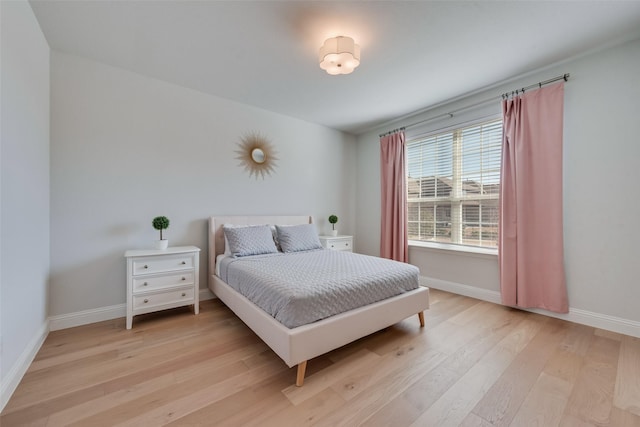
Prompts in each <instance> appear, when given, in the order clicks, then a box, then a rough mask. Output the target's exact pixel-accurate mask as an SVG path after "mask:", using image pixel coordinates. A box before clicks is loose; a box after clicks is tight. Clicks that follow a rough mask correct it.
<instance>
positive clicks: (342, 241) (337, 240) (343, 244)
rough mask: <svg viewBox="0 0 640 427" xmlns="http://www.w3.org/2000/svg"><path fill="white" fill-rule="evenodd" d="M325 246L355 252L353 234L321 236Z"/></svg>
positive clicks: (335, 249)
mask: <svg viewBox="0 0 640 427" xmlns="http://www.w3.org/2000/svg"><path fill="white" fill-rule="evenodd" d="M319 237H320V244H321V245H322V247H323V248H326V249H332V250H334V251H348V252H353V236H319Z"/></svg>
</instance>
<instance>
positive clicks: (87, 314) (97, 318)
mask: <svg viewBox="0 0 640 427" xmlns="http://www.w3.org/2000/svg"><path fill="white" fill-rule="evenodd" d="M126 315H127V306H126V304H116V305H111V306H108V307H100V308H92V309H90V310H83V311H77V312H75V313H69V314H60V315H58V316H51V317H49V328H50V330H52V331H58V330H60V329H67V328H73V327H76V326H82V325H88V324H89V323H96V322H102V321H104V320H111V319H117V318H118V317H125V316H126Z"/></svg>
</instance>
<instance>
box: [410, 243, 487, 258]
mask: <svg viewBox="0 0 640 427" xmlns="http://www.w3.org/2000/svg"><path fill="white" fill-rule="evenodd" d="M409 247H410V248H419V249H427V250H435V251H443V252H455V253H459V254H460V255H470V256H477V255H479V256H482V257H490V258H494V257H497V256H498V249H491V248H481V247H477V246H464V245H449V244H446V243H436V242H420V241H417V240H409Z"/></svg>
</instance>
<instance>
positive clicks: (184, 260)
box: [124, 246, 200, 329]
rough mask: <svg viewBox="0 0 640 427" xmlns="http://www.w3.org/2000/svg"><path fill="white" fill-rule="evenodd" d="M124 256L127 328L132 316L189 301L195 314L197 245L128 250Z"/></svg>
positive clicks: (198, 255) (198, 254)
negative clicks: (125, 261) (125, 259)
mask: <svg viewBox="0 0 640 427" xmlns="http://www.w3.org/2000/svg"><path fill="white" fill-rule="evenodd" d="M124 256H125V257H126V258H127V329H131V326H132V325H133V316H136V315H138V314H144V313H151V312H153V311H159V310H165V309H168V308H174V307H181V306H183V305H193V311H194V314H198V313H199V311H200V307H199V290H200V289H199V282H200V274H199V271H200V268H199V264H200V248H198V247H196V246H176V247H172V248H167V249H164V250H158V249H144V250H129V251H126V252H125V253H124Z"/></svg>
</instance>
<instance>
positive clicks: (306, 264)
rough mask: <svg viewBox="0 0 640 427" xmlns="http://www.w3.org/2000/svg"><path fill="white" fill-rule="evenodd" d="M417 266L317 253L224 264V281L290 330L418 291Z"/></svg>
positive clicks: (227, 260) (232, 260) (230, 259)
mask: <svg viewBox="0 0 640 427" xmlns="http://www.w3.org/2000/svg"><path fill="white" fill-rule="evenodd" d="M418 275H419V270H418V268H417V267H415V266H413V265H409V264H404V263H401V262H397V261H391V260H388V259H383V258H377V257H371V256H367V255H359V254H354V253H350V252H340V251H332V250H326V249H319V250H313V251H306V252H295V253H288V254H284V253H277V254H269V255H257V256H249V257H242V258H233V257H228V258H224V259H223V260H222V261H221V262H220V278H221V279H222V280H223V281H225V282H226V283H227V284H229V285H230V286H231V287H233V288H234V289H235V290H236V291H238V292H239V293H241V294H242V295H244V296H245V297H247V298H248V299H249V300H251V301H252V302H253V303H254V304H256V305H257V306H258V307H260V308H261V309H263V310H264V311H266V312H267V313H269V314H270V315H272V316H273V317H274V318H275V319H276V320H278V321H279V322H280V323H282V324H283V325H285V326H287V327H288V328H295V327H297V326H301V325H305V324H307V323H312V322H315V321H317V320H321V319H324V318H327V317H330V316H333V315H335V314H339V313H343V312H345V311H349V310H352V309H354V308H358V307H362V306H365V305H368V304H371V303H374V302H377V301H381V300H384V299H386V298H390V297H392V296H396V295H399V294H401V293H404V292H407V291H409V290H412V289H417V288H418V286H419V285H418Z"/></svg>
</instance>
